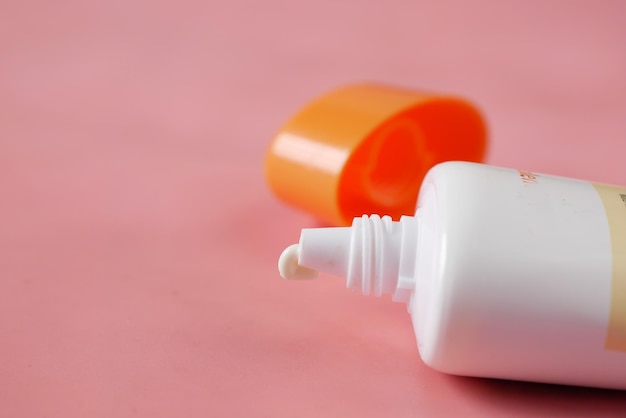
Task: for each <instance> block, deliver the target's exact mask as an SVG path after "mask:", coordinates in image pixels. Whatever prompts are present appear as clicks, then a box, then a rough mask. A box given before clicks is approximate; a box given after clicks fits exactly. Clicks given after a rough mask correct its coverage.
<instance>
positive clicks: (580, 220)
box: [279, 162, 626, 389]
mask: <svg viewBox="0 0 626 418" xmlns="http://www.w3.org/2000/svg"><path fill="white" fill-rule="evenodd" d="M625 202H626V188H620V187H616V186H608V185H600V184H594V183H590V182H586V181H580V180H573V179H566V178H561V177H555V176H548V175H542V174H535V173H530V172H524V171H516V170H510V169H503V168H496V167H490V166H486V165H481V164H474V163H465V162H446V163H442V164H439V165H437V166H435V167H434V168H432V169H431V170H430V171H429V172H428V174H427V175H426V177H425V179H424V181H423V183H422V186H421V189H420V193H419V198H418V202H417V210H416V213H415V216H403V217H402V218H401V219H400V220H399V221H392V220H391V218H390V217H388V216H384V217H382V218H381V217H380V216H378V215H371V216H365V215H364V216H363V217H360V218H355V219H354V222H353V223H352V226H351V227H341V228H317V229H303V230H302V233H301V236H300V242H299V243H298V244H295V245H293V246H291V247H289V248H287V249H286V250H285V251H284V252H283V254H282V255H281V258H280V260H279V270H280V272H281V275H282V276H283V277H285V278H287V279H300V278H302V279H308V278H313V277H315V276H316V275H317V273H318V272H325V273H330V274H333V275H336V276H341V277H345V278H346V280H347V286H348V287H349V288H351V289H354V290H356V291H358V292H361V293H363V294H366V295H367V294H370V293H373V294H375V295H377V296H380V295H382V294H385V293H386V294H391V295H392V299H393V300H395V301H398V302H404V303H406V304H407V308H408V311H409V313H410V315H411V318H412V322H413V329H414V331H415V335H416V338H417V346H418V350H419V354H420V356H421V358H422V360H423V361H424V362H425V363H426V364H428V365H429V366H430V367H433V368H434V369H437V370H439V371H442V372H445V373H451V374H456V375H465V376H478V377H490V378H499V379H512V380H524V381H533V382H545V383H557V384H567V385H578V386H591V387H602V388H613V389H626V203H625Z"/></svg>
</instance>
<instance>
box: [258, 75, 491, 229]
mask: <svg viewBox="0 0 626 418" xmlns="http://www.w3.org/2000/svg"><path fill="white" fill-rule="evenodd" d="M485 148H486V128H485V124H484V122H483V119H482V118H481V116H480V113H479V112H478V111H477V110H476V108H474V107H473V106H472V105H470V104H469V103H467V102H466V101H463V100H461V99H458V98H454V97H446V96H441V95H435V94H432V93H424V92H418V91H412V90H407V89H403V88H396V87H390V86H385V85H380V84H359V85H353V86H348V87H344V88H341V89H338V90H335V91H332V92H330V93H328V94H326V95H325V96H322V97H321V98H319V99H317V100H315V101H313V102H312V103H310V104H309V105H308V106H307V107H305V108H304V109H302V110H301V111H300V112H299V113H297V114H296V115H295V116H294V117H292V118H291V120H289V121H288V122H287V123H286V124H285V126H283V128H282V129H281V130H280V132H279V133H278V134H277V135H276V136H275V137H274V139H273V140H272V143H271V145H270V148H269V152H268V154H267V157H266V160H265V172H266V176H267V180H268V182H269V185H270V187H271V189H272V190H273V191H274V193H276V195H277V196H278V197H279V198H281V199H282V200H284V201H285V202H287V203H289V204H291V205H293V206H296V207H298V208H300V209H303V210H305V211H307V212H309V213H311V214H313V215H314V216H316V217H318V218H320V219H321V220H323V221H325V222H328V223H330V224H337V225H349V224H350V223H351V222H352V218H354V217H355V216H361V215H363V214H373V213H376V214H379V215H381V216H382V215H391V217H392V218H394V219H396V220H397V219H398V218H399V217H400V216H401V215H412V214H413V213H414V212H415V205H416V200H417V194H418V191H419V187H420V184H421V182H422V179H423V178H424V175H425V174H426V172H427V171H428V170H429V169H430V168H431V167H432V166H433V165H435V164H437V163H440V162H443V161H450V160H462V161H481V160H482V158H483V157H484V154H485Z"/></svg>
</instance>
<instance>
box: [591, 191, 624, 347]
mask: <svg viewBox="0 0 626 418" xmlns="http://www.w3.org/2000/svg"><path fill="white" fill-rule="evenodd" d="M594 186H595V188H596V190H597V191H598V194H599V195H600V199H601V200H602V203H603V204H604V210H605V211H606V216H607V219H608V222H609V230H610V234H611V253H612V254H611V256H612V260H613V261H612V264H613V272H612V275H611V310H610V313H609V324H608V328H607V333H606V341H605V347H606V348H607V349H609V350H616V351H626V189H624V188H621V187H616V186H608V185H603V184H594Z"/></svg>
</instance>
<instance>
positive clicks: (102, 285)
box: [0, 0, 626, 418]
mask: <svg viewBox="0 0 626 418" xmlns="http://www.w3.org/2000/svg"><path fill="white" fill-rule="evenodd" d="M528 3H533V4H535V6H530V5H529V4H528ZM625 17H626V2H623V1H620V0H616V1H586V2H583V1H565V0H563V1H543V2H526V1H516V2H499V1H496V0H492V1H489V0H480V1H475V2H462V1H460V0H459V1H450V0H445V1H431V2H426V1H382V0H381V1H357V0H345V1H343V0H342V1H336V0H335V1H332V0H324V1H315V2H313V1H311V2H295V1H287V0H268V1H262V2H254V1H250V2H242V1H228V2H227V1H224V2H221V3H217V2H210V1H209V2H204V1H193V0H179V1H174V0H160V1H147V0H133V1H127V0H107V1H105V0H102V1H91V2H90V1H79V0H63V1H59V2H52V1H43V0H33V1H29V0H26V1H13V2H11V1H6V0H5V1H3V2H2V3H0V196H1V197H0V213H1V214H2V216H1V218H0V416H2V417H11V418H17V417H44V416H45V417H64V418H72V417H93V418H97V417H103V418H105V417H106V418H109V417H129V416H137V417H151V418H158V417H174V416H184V417H226V416H233V417H237V416H246V417H257V416H258V417H282V416H284V417H347V416H358V417H370V416H371V417H380V416H390V417H408V416H464V417H474V416H478V417H480V416H497V417H521V416H535V417H553V416H590V415H594V416H605V417H608V416H624V413H625V412H624V411H626V393H625V392H611V391H602V390H591V389H583V388H567V387H558V386H549V385H538V384H529V383H515V382H501V381H491V380H482V379H471V378H459V377H453V376H446V375H443V374H440V373H437V372H434V371H431V370H429V369H428V368H426V367H425V366H424V365H422V364H421V363H420V360H419V358H418V355H417V350H416V344H415V341H414V337H413V333H412V329H411V326H410V322H409V317H408V315H407V314H406V311H405V308H404V306H401V305H399V304H394V303H391V302H390V301H389V299H388V298H381V299H376V298H366V297H363V296H358V295H356V294H352V293H351V292H348V291H346V290H345V289H344V284H343V283H342V282H341V281H339V280H333V279H330V278H327V279H326V280H318V281H317V282H306V283H286V282H284V281H282V280H281V279H280V278H279V277H278V274H277V271H276V259H277V257H278V255H279V253H280V251H281V250H282V249H283V247H284V246H286V245H287V244H290V243H292V242H294V241H295V240H297V238H298V235H299V230H300V228H301V227H308V226H313V225H316V224H317V223H316V221H315V220H314V219H311V218H310V217H309V216H307V215H306V214H303V213H299V212H296V211H295V210H293V209H290V208H288V207H286V206H284V205H283V204H281V203H280V202H278V201H277V200H276V199H274V198H273V196H271V194H270V192H269V191H268V189H267V187H266V185H265V183H264V179H263V176H262V161H263V155H264V152H265V149H266V147H267V145H268V143H269V140H270V138H271V137H272V135H273V134H274V133H275V132H276V130H277V129H278V128H279V127H280V125H281V124H282V123H283V122H284V121H285V120H286V119H287V118H288V117H289V116H290V115H291V114H292V113H293V112H294V111H296V110H297V109H298V108H300V107H301V106H303V105H304V104H305V103H307V102H308V101H309V100H310V99H312V98H313V97H315V96H317V95H319V94H321V93H323V92H325V91H327V90H329V89H332V88H335V87H338V86H340V85H343V84H345V83H349V82H354V81H362V80H373V81H381V82H387V83H392V84H398V85H401V86H407V87H414V88H425V89H428V90H434V91H439V92H444V93H454V94H459V95H462V96H465V97H467V98H470V99H471V100H473V101H474V102H475V103H476V104H478V105H479V106H480V107H481V109H482V110H483V111H484V112H485V115H486V117H487V119H488V122H489V126H490V133H491V138H492V142H491V147H490V152H489V156H488V161H489V162H491V163H494V164H498V165H504V166H511V167H516V168H523V169H529V170H536V171H539V172H545V173H554V174H560V175H568V176H574V177H581V178H587V179H591V180H597V181H605V182H612V183H621V184H626V165H625V164H624V160H625V158H626V76H625V75H626V24H624V18H625Z"/></svg>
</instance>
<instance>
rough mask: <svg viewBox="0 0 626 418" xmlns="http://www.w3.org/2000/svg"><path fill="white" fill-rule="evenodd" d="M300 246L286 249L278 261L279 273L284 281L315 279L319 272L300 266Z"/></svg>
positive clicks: (295, 245) (296, 245) (291, 246)
mask: <svg viewBox="0 0 626 418" xmlns="http://www.w3.org/2000/svg"><path fill="white" fill-rule="evenodd" d="M299 247H300V246H299V245H298V244H293V245H290V246H289V247H287V248H285V250H284V251H283V253H282V254H281V255H280V258H279V259H278V271H279V273H280V275H281V276H282V277H283V279H287V280H307V279H315V278H316V277H317V276H318V275H319V272H318V271H317V270H314V269H310V268H307V267H304V266H301V265H300V264H298V258H299V253H300V251H299V249H300V248H299Z"/></svg>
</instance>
